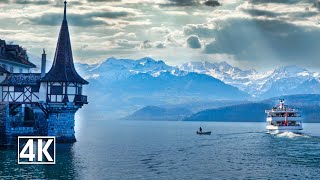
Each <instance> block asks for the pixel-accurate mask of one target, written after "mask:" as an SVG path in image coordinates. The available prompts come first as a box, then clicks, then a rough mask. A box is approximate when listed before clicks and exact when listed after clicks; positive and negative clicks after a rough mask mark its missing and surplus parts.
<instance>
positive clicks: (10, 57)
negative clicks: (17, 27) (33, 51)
mask: <svg viewBox="0 0 320 180" xmlns="http://www.w3.org/2000/svg"><path fill="white" fill-rule="evenodd" d="M0 45H5V51H4V52H3V53H1V52H0V60H4V61H8V62H13V63H18V64H22V65H25V66H27V67H30V68H36V65H34V64H33V63H31V62H30V61H29V60H28V57H27V53H26V50H24V49H23V48H22V47H20V46H19V45H6V41H5V40H1V39H0ZM10 51H16V52H18V53H20V56H16V55H14V54H12V53H10Z"/></svg>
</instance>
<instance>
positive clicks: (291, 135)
mask: <svg viewBox="0 0 320 180" xmlns="http://www.w3.org/2000/svg"><path fill="white" fill-rule="evenodd" d="M275 135H276V136H277V137H285V138H297V137H306V138H309V137H310V136H308V135H305V134H301V133H293V132H282V133H278V134H275Z"/></svg>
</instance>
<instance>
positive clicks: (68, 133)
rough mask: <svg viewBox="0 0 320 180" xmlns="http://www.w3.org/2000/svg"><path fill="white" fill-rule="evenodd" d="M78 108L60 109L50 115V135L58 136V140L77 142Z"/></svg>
mask: <svg viewBox="0 0 320 180" xmlns="http://www.w3.org/2000/svg"><path fill="white" fill-rule="evenodd" d="M76 110H77V109H60V111H59V112H50V113H49V116H48V136H56V141H57V142H66V143H67V142H68V143H69V142H75V141H76V138H75V131H74V125H75V123H74V121H75V119H74V118H75V112H76Z"/></svg>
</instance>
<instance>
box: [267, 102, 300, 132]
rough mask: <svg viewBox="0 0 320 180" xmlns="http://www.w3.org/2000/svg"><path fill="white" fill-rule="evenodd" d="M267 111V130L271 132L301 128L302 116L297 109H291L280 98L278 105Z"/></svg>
mask: <svg viewBox="0 0 320 180" xmlns="http://www.w3.org/2000/svg"><path fill="white" fill-rule="evenodd" d="M265 112H266V113H267V130H268V131H269V132H270V133H271V132H274V133H282V132H295V133H297V132H299V131H300V130H302V117H301V115H300V112H299V110H298V109H293V108H290V107H288V106H287V105H285V104H284V100H283V99H280V103H279V105H278V106H276V107H273V108H272V109H271V110H266V111H265Z"/></svg>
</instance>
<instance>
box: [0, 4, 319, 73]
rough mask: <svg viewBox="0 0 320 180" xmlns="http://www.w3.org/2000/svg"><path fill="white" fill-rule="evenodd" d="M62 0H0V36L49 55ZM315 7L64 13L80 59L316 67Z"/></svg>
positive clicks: (91, 8)
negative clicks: (215, 62) (147, 57)
mask: <svg viewBox="0 0 320 180" xmlns="http://www.w3.org/2000/svg"><path fill="white" fill-rule="evenodd" d="M219 4H221V5H219ZM63 5H64V4H63V0H0V9H1V11H0V24H1V27H0V34H1V37H0V38H1V39H5V40H7V41H8V42H10V41H14V42H15V43H17V44H20V45H22V46H23V47H24V48H26V49H27V50H28V52H30V54H31V55H36V56H39V55H40V54H41V52H42V48H46V49H47V53H48V59H52V58H53V56H54V50H55V45H56V41H57V36H58V32H59V28H60V27H59V26H60V25H61V20H62V16H63ZM319 7H320V3H319V2H318V1H314V0H243V1H239V0H218V1H217V0H153V1H151V0H130V1H121V0H68V15H67V18H68V22H69V30H70V34H71V40H72V45H73V50H74V56H75V60H76V61H80V62H87V63H99V62H100V61H102V60H104V59H106V58H107V57H110V56H114V57H122V58H134V59H138V58H141V57H143V56H151V57H153V58H156V59H164V60H166V61H168V63H170V64H172V65H174V64H178V63H181V62H185V61H189V60H193V61H196V60H208V61H220V60H227V61H233V62H234V64H238V65H240V66H241V65H243V66H245V65H250V67H247V68H257V69H259V68H262V69H266V68H267V67H270V68H271V67H273V66H278V65H292V64H294V65H302V66H304V67H306V66H310V67H313V68H315V69H318V70H320V61H318V59H319V57H320V53H319V51H318V49H317V47H319V46H320V43H319V42H320V41H319V39H320V35H319V34H320V14H319ZM306 62H307V63H306Z"/></svg>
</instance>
